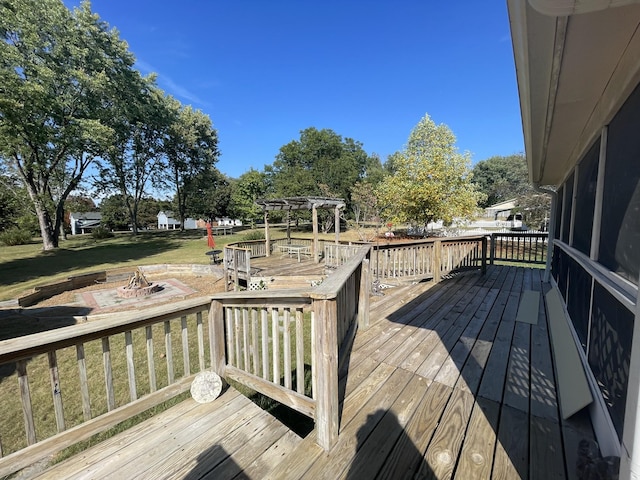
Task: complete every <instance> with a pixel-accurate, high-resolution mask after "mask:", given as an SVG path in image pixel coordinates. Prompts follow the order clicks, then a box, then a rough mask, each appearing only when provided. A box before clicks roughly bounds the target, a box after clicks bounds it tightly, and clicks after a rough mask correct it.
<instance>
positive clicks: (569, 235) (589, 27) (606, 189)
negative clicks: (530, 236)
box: [507, 0, 640, 479]
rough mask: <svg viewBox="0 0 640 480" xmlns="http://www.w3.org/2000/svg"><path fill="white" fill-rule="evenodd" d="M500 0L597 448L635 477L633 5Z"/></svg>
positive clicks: (637, 261)
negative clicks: (548, 196) (547, 194)
mask: <svg viewBox="0 0 640 480" xmlns="http://www.w3.org/2000/svg"><path fill="white" fill-rule="evenodd" d="M507 3H508V9H509V19H510V24H511V35H512V40H513V49H514V57H515V63H516V73H517V79H518V87H519V95H520V107H521V111H522V122H523V130H524V140H525V149H526V156H527V163H528V167H529V175H530V180H531V181H532V182H533V184H534V185H536V186H550V187H552V188H553V189H554V190H555V191H556V192H557V193H556V194H553V195H552V217H551V221H550V225H549V230H550V232H549V235H550V238H551V239H553V240H552V242H550V247H551V248H552V250H553V257H552V258H553V259H552V261H551V278H550V281H551V288H552V289H555V292H557V293H558V294H559V295H560V304H561V305H560V306H561V309H564V312H565V314H564V315H563V316H562V317H563V318H564V319H566V325H567V326H568V327H569V333H570V335H569V338H570V340H569V341H571V340H573V341H574V342H575V344H576V345H577V350H578V353H579V357H580V361H581V362H582V364H583V366H584V369H585V372H586V374H587V379H588V384H589V387H590V390H591V393H592V396H593V402H592V403H591V404H590V406H589V412H590V414H591V419H592V422H593V427H594V430H595V433H596V435H597V438H598V442H599V445H600V448H601V451H602V453H603V455H618V456H620V458H621V467H620V478H622V479H628V478H640V412H639V409H638V407H639V405H640V398H639V393H640V372H639V370H638V367H640V324H639V325H635V324H636V322H638V321H639V320H640V308H639V298H638V278H639V275H640V134H639V133H640V28H639V27H640V4H639V3H637V1H630V0H619V1H615V2H612V1H610V0H591V1H582V2H581V1H578V0H528V1H527V0H508V2H507ZM548 272H549V265H548V266H547V275H548ZM555 292H553V291H552V292H551V293H552V294H553V295H555V294H556V293H555ZM549 298H551V297H549ZM547 306H548V305H547ZM567 348H569V346H567ZM561 402H562V398H561Z"/></svg>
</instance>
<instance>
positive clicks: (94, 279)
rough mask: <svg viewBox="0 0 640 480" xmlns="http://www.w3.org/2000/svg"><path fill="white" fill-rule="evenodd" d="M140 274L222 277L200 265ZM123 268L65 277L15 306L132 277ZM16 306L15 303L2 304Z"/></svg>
mask: <svg viewBox="0 0 640 480" xmlns="http://www.w3.org/2000/svg"><path fill="white" fill-rule="evenodd" d="M135 268H139V269H140V271H142V273H149V274H153V273H174V274H177V275H211V276H213V277H215V278H216V280H219V279H221V278H223V277H224V271H223V269H222V267H219V266H216V265H201V264H177V265H173V264H159V265H143V266H139V267H135ZM123 270H124V269H123V268H118V269H114V270H103V271H100V272H91V273H84V274H82V275H74V276H71V277H67V279H66V280H61V281H59V282H55V283H49V284H46V285H41V286H38V287H35V288H34V289H33V290H34V291H33V292H32V293H28V294H26V295H23V296H21V297H18V299H17V306H19V307H30V306H32V305H35V304H37V303H38V302H41V301H42V300H46V299H47V298H51V297H53V296H54V295H59V294H61V293H64V292H67V291H69V290H78V289H80V288H84V287H89V286H91V285H95V284H96V283H106V282H108V281H113V280H116V279H120V278H122V279H123V280H124V279H125V277H126V278H129V277H131V275H133V270H132V271H131V272H130V273H123ZM3 303H6V304H7V305H8V304H12V305H13V306H16V301H10V302H3Z"/></svg>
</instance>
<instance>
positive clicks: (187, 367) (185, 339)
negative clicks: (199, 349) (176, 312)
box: [180, 315, 191, 377]
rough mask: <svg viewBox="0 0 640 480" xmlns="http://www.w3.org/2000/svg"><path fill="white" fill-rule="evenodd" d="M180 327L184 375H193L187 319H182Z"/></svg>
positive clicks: (183, 317)
mask: <svg viewBox="0 0 640 480" xmlns="http://www.w3.org/2000/svg"><path fill="white" fill-rule="evenodd" d="M180 327H181V333H182V363H183V364H184V375H183V376H185V377H188V376H189V375H191V359H190V358H189V331H188V330H187V317H186V316H184V315H183V316H182V317H180Z"/></svg>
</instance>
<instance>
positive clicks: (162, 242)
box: [0, 227, 334, 301]
mask: <svg viewBox="0 0 640 480" xmlns="http://www.w3.org/2000/svg"><path fill="white" fill-rule="evenodd" d="M255 231H260V230H258V229H257V230H253V232H255ZM251 232H252V230H244V231H240V232H238V233H234V234H233V235H219V236H216V237H215V241H216V248H218V249H222V248H223V247H224V246H225V245H226V244H228V243H233V242H238V241H241V240H244V239H245V237H246V236H247V235H250V234H251ZM283 232H284V229H283V228H280V227H275V228H271V236H272V238H279V237H281V236H283V235H284V233H283ZM293 234H294V235H295V236H296V237H303V238H310V237H312V233H311V232H309V231H307V229H301V230H298V231H295V233H293ZM320 237H321V238H327V239H333V238H334V236H333V234H326V235H321V236H320ZM208 250H210V249H209V247H208V246H207V238H206V233H204V231H203V230H187V231H184V232H181V231H179V230H169V231H166V230H161V231H160V230H156V231H149V232H142V233H139V234H138V235H137V236H134V235H132V234H130V233H119V234H116V235H115V236H114V237H112V238H106V239H101V240H95V239H94V238H93V237H91V236H90V235H76V236H73V237H69V239H68V240H61V241H60V248H58V249H56V250H50V251H43V250H42V244H41V243H39V242H37V241H34V242H33V243H31V244H29V245H17V246H12V247H2V248H0V301H3V300H10V299H14V298H17V297H18V296H20V295H21V294H23V293H26V292H29V291H31V290H32V289H33V288H34V287H36V286H38V285H44V284H47V283H51V282H54V281H57V280H62V279H65V278H67V277H69V276H71V275H78V274H82V273H88V272H95V271H100V270H112V269H119V268H132V267H133V268H135V267H137V266H139V265H154V264H163V263H168V264H208V263H209V258H208V257H207V256H206V255H205V252H207V251H208Z"/></svg>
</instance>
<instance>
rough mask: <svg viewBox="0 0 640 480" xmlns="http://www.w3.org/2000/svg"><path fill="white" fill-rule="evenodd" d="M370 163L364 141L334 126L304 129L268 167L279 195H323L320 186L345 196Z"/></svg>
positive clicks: (342, 196) (282, 148) (346, 196)
mask: <svg viewBox="0 0 640 480" xmlns="http://www.w3.org/2000/svg"><path fill="white" fill-rule="evenodd" d="M368 165H370V160H369V157H368V156H367V153H366V152H365V151H364V150H363V148H362V144H361V143H360V142H357V141H355V140H353V139H351V138H344V139H343V138H342V136H340V135H338V134H337V133H335V132H334V131H333V130H330V129H322V130H318V129H316V128H314V127H310V128H307V129H306V130H303V131H301V132H300V140H293V141H292V142H289V143H288V144H286V145H284V146H283V147H281V148H280V152H279V153H278V155H277V156H276V160H275V161H274V163H273V166H272V167H270V168H268V169H267V173H268V174H269V176H270V177H271V181H272V184H273V188H274V193H275V195H277V196H313V195H318V196H319V195H322V189H321V187H320V185H325V186H326V188H325V189H328V190H330V191H331V192H334V193H335V194H336V195H339V196H340V197H341V198H344V199H347V200H348V198H349V192H350V189H351V187H352V186H353V184H354V183H356V181H358V179H360V178H361V176H362V175H363V174H364V172H365V170H366V167H367V166H368Z"/></svg>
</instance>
